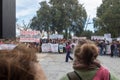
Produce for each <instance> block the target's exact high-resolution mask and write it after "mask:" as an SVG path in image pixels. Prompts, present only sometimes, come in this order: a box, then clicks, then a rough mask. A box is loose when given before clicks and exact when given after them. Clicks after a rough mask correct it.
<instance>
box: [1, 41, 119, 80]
mask: <svg viewBox="0 0 120 80" xmlns="http://www.w3.org/2000/svg"><path fill="white" fill-rule="evenodd" d="M43 43H53V44H55V43H58V44H65V46H63V47H64V53H66V59H65V62H68V61H69V59H70V60H73V69H74V71H73V72H69V73H66V75H65V76H63V77H62V78H61V80H119V79H117V77H115V76H114V75H112V73H111V72H110V71H109V70H108V69H106V68H105V67H104V66H102V65H101V63H100V62H99V61H98V60H97V57H98V55H106V54H107V51H108V50H107V48H106V46H107V45H110V53H109V54H110V56H111V57H113V56H120V51H119V50H120V43H119V42H118V41H113V42H112V43H109V42H108V41H107V42H106V41H104V40H76V39H75V40H64V39H61V40H58V39H57V40H43V41H42V40H41V42H40V43H22V42H19V40H0V44H16V47H15V48H14V49H12V50H0V80H47V78H46V76H45V73H44V71H43V70H42V68H41V66H40V64H39V63H38V61H37V57H36V53H37V52H39V50H40V49H39V48H40V47H41V45H42V44H43ZM38 46H39V47H38ZM71 53H73V54H74V57H71V56H70V54H71Z"/></svg>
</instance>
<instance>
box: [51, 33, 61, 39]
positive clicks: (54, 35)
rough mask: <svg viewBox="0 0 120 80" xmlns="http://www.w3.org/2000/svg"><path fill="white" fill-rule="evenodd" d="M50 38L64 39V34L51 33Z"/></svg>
mask: <svg viewBox="0 0 120 80" xmlns="http://www.w3.org/2000/svg"><path fill="white" fill-rule="evenodd" d="M50 39H63V35H60V34H53V35H50Z"/></svg>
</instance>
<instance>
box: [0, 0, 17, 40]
mask: <svg viewBox="0 0 120 80" xmlns="http://www.w3.org/2000/svg"><path fill="white" fill-rule="evenodd" d="M0 19H1V20H0V38H3V39H6V38H7V39H9V38H15V37H16V1H15V0H0Z"/></svg>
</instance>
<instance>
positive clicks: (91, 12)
mask: <svg viewBox="0 0 120 80" xmlns="http://www.w3.org/2000/svg"><path fill="white" fill-rule="evenodd" d="M41 1H45V0H16V18H17V19H18V20H17V23H18V24H20V25H22V24H23V21H24V22H25V23H26V24H28V23H29V21H30V19H32V18H33V16H35V15H36V11H37V10H38V9H39V7H40V5H39V2H41ZM46 1H48V0H46ZM78 1H79V3H81V4H83V6H84V7H85V9H86V11H87V15H88V18H90V19H89V22H90V23H91V24H88V25H87V28H86V29H87V30H91V31H93V32H94V28H93V24H92V18H93V17H95V16H96V10H97V7H99V6H100V4H101V3H102V0H78Z"/></svg>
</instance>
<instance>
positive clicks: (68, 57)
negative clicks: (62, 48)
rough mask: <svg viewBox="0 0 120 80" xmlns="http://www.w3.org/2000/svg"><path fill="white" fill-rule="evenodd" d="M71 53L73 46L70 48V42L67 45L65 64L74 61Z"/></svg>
mask: <svg viewBox="0 0 120 80" xmlns="http://www.w3.org/2000/svg"><path fill="white" fill-rule="evenodd" d="M70 53H71V46H70V42H67V44H66V59H65V62H68V60H69V59H70V60H73V58H72V57H71V56H70Z"/></svg>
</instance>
